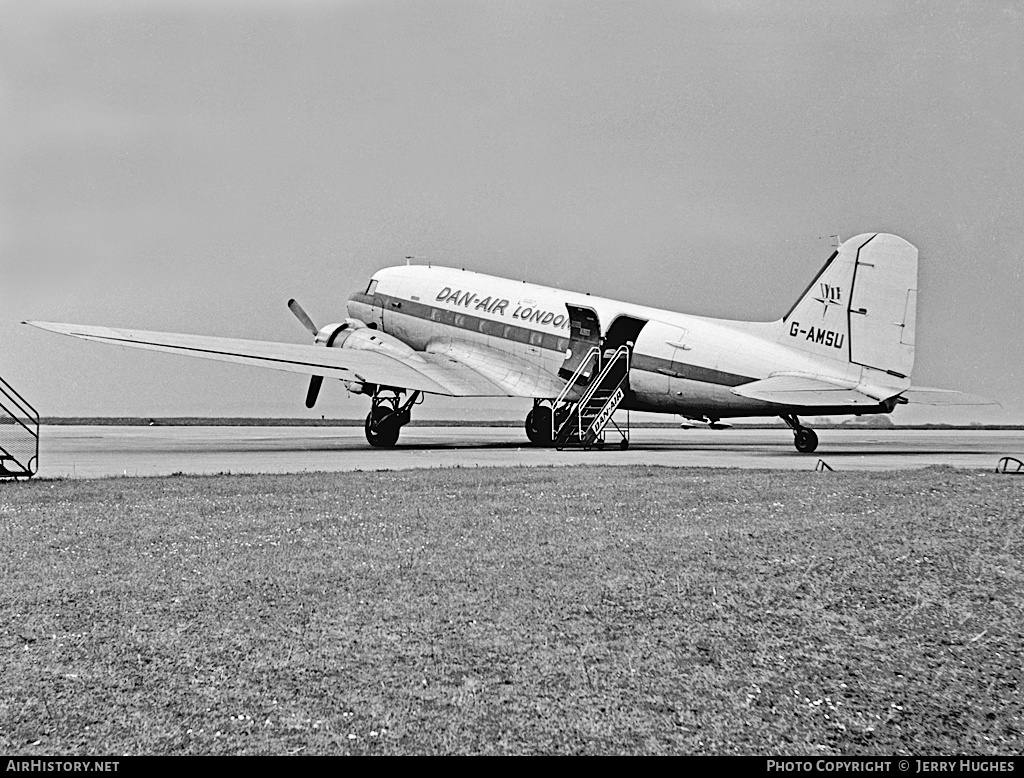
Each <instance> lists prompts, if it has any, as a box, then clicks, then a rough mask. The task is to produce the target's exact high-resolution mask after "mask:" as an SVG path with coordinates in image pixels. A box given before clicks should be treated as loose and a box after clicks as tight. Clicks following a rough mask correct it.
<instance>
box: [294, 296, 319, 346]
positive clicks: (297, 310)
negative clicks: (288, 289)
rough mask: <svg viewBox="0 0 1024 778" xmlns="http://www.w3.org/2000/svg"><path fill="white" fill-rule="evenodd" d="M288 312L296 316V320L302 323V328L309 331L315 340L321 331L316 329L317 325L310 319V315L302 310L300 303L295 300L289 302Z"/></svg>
mask: <svg viewBox="0 0 1024 778" xmlns="http://www.w3.org/2000/svg"><path fill="white" fill-rule="evenodd" d="M288 310H289V311H291V312H292V313H294V314H295V318H296V319H298V320H299V321H300V322H302V326H303V327H305V328H306V329H307V330H309V331H310V333H312V335H313V337H314V338H315V337H316V336H317V333H318V332H319V330H318V329H317V328H316V325H315V324H313V320H312V319H311V318H309V314H307V313H306V312H305V311H304V310H302V306H301V305H299V304H298V302H296V301H295V300H294V299H292V300H289V301H288Z"/></svg>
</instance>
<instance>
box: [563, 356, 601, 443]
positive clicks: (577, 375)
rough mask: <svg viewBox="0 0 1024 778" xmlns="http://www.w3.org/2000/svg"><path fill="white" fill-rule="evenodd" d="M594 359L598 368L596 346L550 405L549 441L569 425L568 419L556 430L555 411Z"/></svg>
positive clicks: (599, 361)
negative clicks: (595, 358)
mask: <svg viewBox="0 0 1024 778" xmlns="http://www.w3.org/2000/svg"><path fill="white" fill-rule="evenodd" d="M594 357H597V359H598V366H600V364H601V349H600V348H598V347H597V346H591V347H590V350H589V351H587V353H586V355H585V356H584V357H583V359H581V360H580V364H579V366H578V367H577V368H576V372H574V373H573V374H572V376H571V377H570V378H569V380H568V381H566V382H565V386H564V387H563V388H562V391H561V392H559V394H558V397H556V398H555V401H554V402H553V403H551V440H553V441H554V440H558V435H559V434H561V432H562V430H563V429H564V428H565V425H566V424H568V423H569V419H566V420H565V422H563V424H562V426H561V427H559V428H558V429H557V430H556V429H555V409H556V408H557V407H558V406H559V404H560V403H563V402H565V398H566V397H567V396H568V394H569V392H571V391H572V389H573V387H574V386H576V384H577V383H578V382H579V378H580V375H581V374H582V373H583V370H584V369H585V368H586V367H587V366H588V365H589V364H590V362H591V360H593V359H594Z"/></svg>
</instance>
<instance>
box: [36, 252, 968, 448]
mask: <svg viewBox="0 0 1024 778" xmlns="http://www.w3.org/2000/svg"><path fill="white" fill-rule="evenodd" d="M288 306H289V308H290V309H291V310H292V312H293V313H294V314H295V316H296V317H297V318H298V319H299V321H300V322H302V324H303V326H305V328H306V329H307V330H309V332H310V333H311V334H312V335H313V338H314V345H300V344H290V343H272V342H264V341H251V340H239V339H234V338H220V337H212V336H202V335H187V334H175V333H162V332H147V331H142V330H126V329H119V328H109V327H93V326H83V325H78V324H56V323H51V322H25V323H26V324H31V325H32V326H35V327H40V328H42V329H46V330H51V331H53V332H58V333H62V334H65V335H72V336H75V337H79V338H85V339H86V340H95V341H100V342H102V343H112V344H116V345H121V346H131V347H134V348H142V349H149V350H153V351H168V352H171V353H175V354H184V355H187V356H192V357H201V358H204V359H215V360H220V361H224V362H237V363H240V364H247V365H258V366H261V367H267V368H271V369H275V370H284V371H289V372H295V373H305V374H307V375H312V379H311V380H310V383H309V391H308V393H307V395H306V406H307V407H309V408H312V407H313V405H314V403H315V402H316V399H317V394H318V393H319V391H320V386H321V384H322V383H323V379H324V377H330V378H338V379H341V380H342V381H344V382H346V384H347V386H348V388H349V389H350V390H351V391H353V392H357V393H362V394H365V395H367V396H368V397H369V398H370V411H369V414H368V415H367V417H366V424H365V431H366V439H367V440H368V441H369V443H370V445H372V446H377V447H390V446H394V445H395V443H396V442H397V440H398V436H399V432H400V430H401V428H402V426H404V425H405V424H407V423H408V422H409V420H410V417H411V412H412V409H413V406H415V405H416V404H417V403H418V402H420V401H421V400H422V397H423V395H424V394H440V395H448V396H452V397H498V396H503V397H523V398H531V399H532V400H533V408H532V409H531V411H530V412H529V414H528V415H527V417H526V425H525V426H526V434H527V436H528V437H529V438H530V440H531V441H532V442H533V443H534V444H536V445H540V446H547V445H557V446H559V447H562V446H568V445H582V446H585V447H590V446H591V445H600V444H602V443H603V442H604V433H605V428H606V426H607V425H608V423H609V422H611V421H612V419H613V414H614V413H615V411H616V410H619V409H624V410H634V411H651V412H655V413H671V414H680V415H682V416H684V417H686V418H688V419H691V420H696V421H698V422H699V423H700V424H701V425H703V426H707V427H710V428H712V429H716V428H721V427H724V426H727V425H720V424H719V423H718V422H719V420H720V419H723V418H728V417H740V416H745V417H749V416H779V417H781V418H782V419H783V420H784V421H785V422H786V423H787V424H788V425H789V426H790V427H791V428H792V430H793V433H794V444H795V446H796V448H797V450H798V451H801V452H804V453H809V452H812V451H814V450H815V448H816V447H817V445H818V438H817V435H816V434H815V432H814V431H813V430H811V429H810V428H808V427H806V426H804V425H803V424H801V423H800V420H799V417H800V416H801V415H808V414H813V415H828V416H833V415H840V414H855V415H861V414H876V413H891V412H892V411H893V409H894V408H895V407H896V406H897V405H900V404H903V403H906V402H911V401H912V402H924V403H929V404H946V403H948V402H950V401H951V398H952V397H953V395H955V394H958V393H955V392H948V391H946V390H938V389H916V388H912V387H911V381H910V374H911V369H912V368H913V366H914V327H915V315H916V308H917V249H916V248H915V247H914V246H912V245H911V244H910V243H908V242H907V241H905V240H903V239H902V238H899V237H897V236H895V235H889V234H886V233H866V234H863V235H858V236H857V237H855V238H851V239H849V240H847V241H845V242H844V243H842V245H841V246H839V248H838V249H837V250H836V251H835V252H834V253H833V254H832V256H831V257H829V259H828V261H827V262H826V263H825V265H824V267H823V268H822V269H821V271H820V272H819V273H818V275H817V276H815V278H814V280H813V281H811V283H810V285H808V287H807V289H806V290H805V292H804V293H803V294H802V295H801V296H800V298H799V299H798V300H797V301H796V303H795V304H794V305H793V307H792V308H790V310H789V312H788V313H787V314H786V315H785V316H783V317H782V318H781V319H779V320H778V321H773V322H746V321H728V320H722V319H711V318H706V317H703V316H690V315H687V314H682V313H674V312H672V311H665V310H659V309H657V308H649V307H646V306H642V305H634V304H631V303H625V302H619V301H617V300H610V299H604V298H600V297H592V296H590V295H586V294H580V293H577V292H567V291H563V290H560V289H552V288H549V287H546V286H538V285H535V284H528V283H523V282H518V281H512V280H508V279H503V278H496V277H494V276H488V275H483V274H480V273H475V272H471V271H466V270H456V269H452V268H445V267H434V266H429V265H427V266H424V265H413V266H409V265H403V266H399V267H390V268H385V269H383V270H380V271H378V272H377V273H375V274H374V276H373V277H372V279H371V280H370V282H369V284H368V285H367V286H366V287H365V289H364V291H362V292H359V293H357V294H354V295H352V297H351V298H349V301H348V314H349V317H348V318H346V319H345V320H344V321H342V322H339V323H334V324H328V325H327V326H326V327H320V328H318V327H317V326H316V325H315V324H313V322H312V320H311V319H310V318H309V316H307V315H306V313H305V311H303V310H302V308H301V307H300V306H299V305H298V303H296V302H295V301H294V300H290V301H289V303H288ZM954 402H955V400H954ZM616 426H618V425H616ZM621 431H622V430H621V429H620V432H621ZM620 445H621V446H622V447H623V448H625V447H626V446H627V445H628V429H627V431H626V432H625V433H623V438H622V442H621V444H620Z"/></svg>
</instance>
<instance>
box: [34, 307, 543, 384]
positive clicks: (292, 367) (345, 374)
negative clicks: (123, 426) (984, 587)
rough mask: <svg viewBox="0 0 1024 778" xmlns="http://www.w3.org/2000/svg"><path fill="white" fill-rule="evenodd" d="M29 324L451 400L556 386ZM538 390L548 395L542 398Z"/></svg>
mask: <svg viewBox="0 0 1024 778" xmlns="http://www.w3.org/2000/svg"><path fill="white" fill-rule="evenodd" d="M24 323H25V324H29V325H31V326H33V327H38V328H39V329H43V330H49V331H50V332H57V333H60V334H62V335H71V336H72V337H76V338H83V339H85V340H92V341H96V342H99V343H109V344H112V345H119V346H128V347H131V348H140V349H146V350H148V351H165V352H169V353H171V354H182V355H184V356H190V357H199V358H201V359H212V360H217V361H220V362H233V363H235V364H241V365H254V366H256V367H263V368H269V369H272V370H283V371H286V372H289V373H302V374H304V375H322V376H325V377H328V378H340V379H342V380H345V381H359V382H361V383H370V384H379V385H381V386H396V387H401V388H403V389H409V390H413V391H420V392H429V393H432V394H442V395H448V396H451V397H533V396H539V397H547V396H554V395H553V394H548V393H547V392H549V391H550V387H547V386H543V387H540V386H538V382H537V381H527V382H525V383H524V382H522V381H520V380H519V378H520V376H519V374H518V373H515V372H514V371H511V372H510V371H509V370H505V371H504V372H501V371H498V373H497V374H495V371H494V370H491V371H490V373H491V374H490V375H488V374H486V373H484V372H483V371H481V370H478V369H475V367H474V366H472V365H470V364H467V363H466V362H465V361H461V360H459V359H458V355H456V354H445V353H437V354H433V353H427V352H413V353H411V354H408V355H404V356H396V355H394V354H390V353H383V352H378V351H372V350H363V349H345V348H324V347H323V346H317V345H312V344H309V345H307V344H299V343H274V342H270V341H259V340H242V339H238V338H220V337H215V336H210V335H187V334H179V333H172V332H150V331H147V330H127V329H120V328H114V327H94V326H86V325H81V324H60V323H55V322H45V321H28V322H24ZM502 379H505V380H502ZM513 379H514V380H513ZM538 391H543V392H545V393H544V394H536V393H537V392H538ZM555 394H557V390H556V392H555Z"/></svg>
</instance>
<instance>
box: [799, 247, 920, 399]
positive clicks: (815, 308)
mask: <svg viewBox="0 0 1024 778" xmlns="http://www.w3.org/2000/svg"><path fill="white" fill-rule="evenodd" d="M916 310H917V249H916V248H914V246H912V245H911V244H910V243H908V242H907V241H905V240H903V238H900V237H897V236H896V235H889V234H887V233H884V232H879V233H866V234H864V235H858V236H857V237H855V238H850V239H849V240H847V241H845V242H844V243H843V244H842V245H841V246H840V247H839V249H838V250H837V251H836V252H835V253H834V254H833V255H832V256H831V257H830V258H829V260H828V262H826V263H825V267H823V268H822V269H821V272H819V273H818V275H817V277H816V278H815V279H814V280H813V281H812V282H811V285H810V286H809V287H808V288H807V289H806V290H805V291H804V294H803V295H802V296H801V297H800V299H799V300H797V302H796V304H795V305H794V306H793V307H792V308H791V309H790V311H789V313H787V314H786V315H785V316H784V317H783V319H782V324H783V329H782V332H781V333H780V336H779V339H780V341H781V342H783V343H785V344H786V345H788V346H791V347H793V348H798V349H801V350H804V351H808V352H810V353H812V354H814V355H815V356H820V357H825V358H829V359H834V360H837V361H840V362H846V363H850V364H854V365H860V366H861V367H866V368H871V369H874V370H880V371H882V372H884V373H888V374H889V375H891V376H895V377H897V378H901V379H909V377H910V372H911V370H912V369H913V367H914V328H915V325H916Z"/></svg>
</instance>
